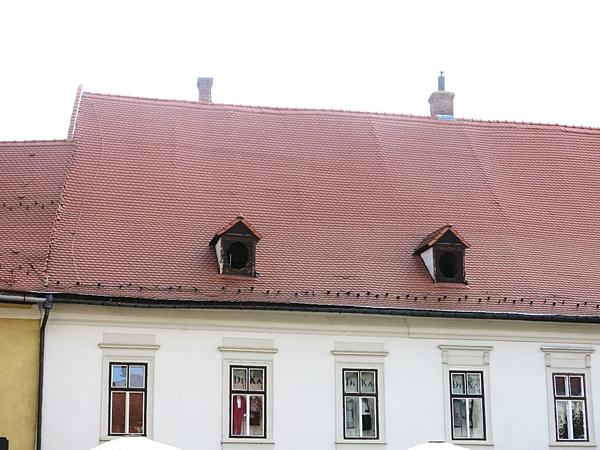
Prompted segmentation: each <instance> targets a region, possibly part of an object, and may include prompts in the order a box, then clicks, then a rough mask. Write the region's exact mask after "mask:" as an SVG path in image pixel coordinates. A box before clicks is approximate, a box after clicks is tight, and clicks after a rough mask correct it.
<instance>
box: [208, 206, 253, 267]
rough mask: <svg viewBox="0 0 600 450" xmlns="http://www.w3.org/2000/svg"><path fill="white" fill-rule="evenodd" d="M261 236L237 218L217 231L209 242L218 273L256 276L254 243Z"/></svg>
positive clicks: (246, 222) (241, 218)
mask: <svg viewBox="0 0 600 450" xmlns="http://www.w3.org/2000/svg"><path fill="white" fill-rule="evenodd" d="M261 238H262V235H261V234H260V233H259V232H258V231H256V230H255V229H254V227H253V226H252V225H250V223H248V221H246V220H244V218H243V217H237V218H236V219H235V220H233V221H231V222H230V223H229V224H228V225H227V226H226V227H224V228H222V229H221V230H219V231H217V233H216V234H215V236H214V237H213V238H212V240H211V241H210V245H214V247H215V253H216V255H217V264H218V265H219V273H221V274H226V275H243V276H250V277H254V276H258V275H257V274H256V269H255V262H256V257H255V256H256V243H257V242H258V241H259V240H260V239H261Z"/></svg>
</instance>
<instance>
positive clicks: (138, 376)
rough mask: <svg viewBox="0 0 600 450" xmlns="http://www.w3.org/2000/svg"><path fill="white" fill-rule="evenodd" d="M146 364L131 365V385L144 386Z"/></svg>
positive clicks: (132, 386) (133, 386)
mask: <svg viewBox="0 0 600 450" xmlns="http://www.w3.org/2000/svg"><path fill="white" fill-rule="evenodd" d="M144 368H145V367H144V366H129V387H131V388H143V387H144V382H145V378H146V377H145V376H144Z"/></svg>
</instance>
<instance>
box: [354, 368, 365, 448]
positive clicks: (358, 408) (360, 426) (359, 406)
mask: <svg viewBox="0 0 600 450" xmlns="http://www.w3.org/2000/svg"><path fill="white" fill-rule="evenodd" d="M358 377H359V380H360V373H359V375H358ZM359 382H360V381H359ZM357 398H358V404H357V406H356V413H357V415H358V436H359V437H361V438H362V437H364V435H363V414H362V397H360V396H358V397H357Z"/></svg>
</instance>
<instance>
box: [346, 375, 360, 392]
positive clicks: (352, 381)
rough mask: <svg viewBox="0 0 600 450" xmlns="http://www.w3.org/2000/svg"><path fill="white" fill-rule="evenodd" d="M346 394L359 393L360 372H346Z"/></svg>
mask: <svg viewBox="0 0 600 450" xmlns="http://www.w3.org/2000/svg"><path fill="white" fill-rule="evenodd" d="M344 376H345V378H346V379H345V381H344V389H345V392H358V372H344Z"/></svg>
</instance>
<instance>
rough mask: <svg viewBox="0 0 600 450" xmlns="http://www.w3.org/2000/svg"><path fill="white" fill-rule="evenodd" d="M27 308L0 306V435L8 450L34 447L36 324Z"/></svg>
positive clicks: (28, 307)
mask: <svg viewBox="0 0 600 450" xmlns="http://www.w3.org/2000/svg"><path fill="white" fill-rule="evenodd" d="M31 309H32V307H31V306H23V307H18V306H10V307H6V306H0V436H2V437H6V438H7V439H8V440H9V445H10V450H31V449H32V448H34V447H35V436H36V418H37V383H38V348H39V342H38V339H39V327H40V323H39V320H38V319H37V314H33V315H32V314H31ZM17 317H19V318H17ZM27 317H28V318H27Z"/></svg>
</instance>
